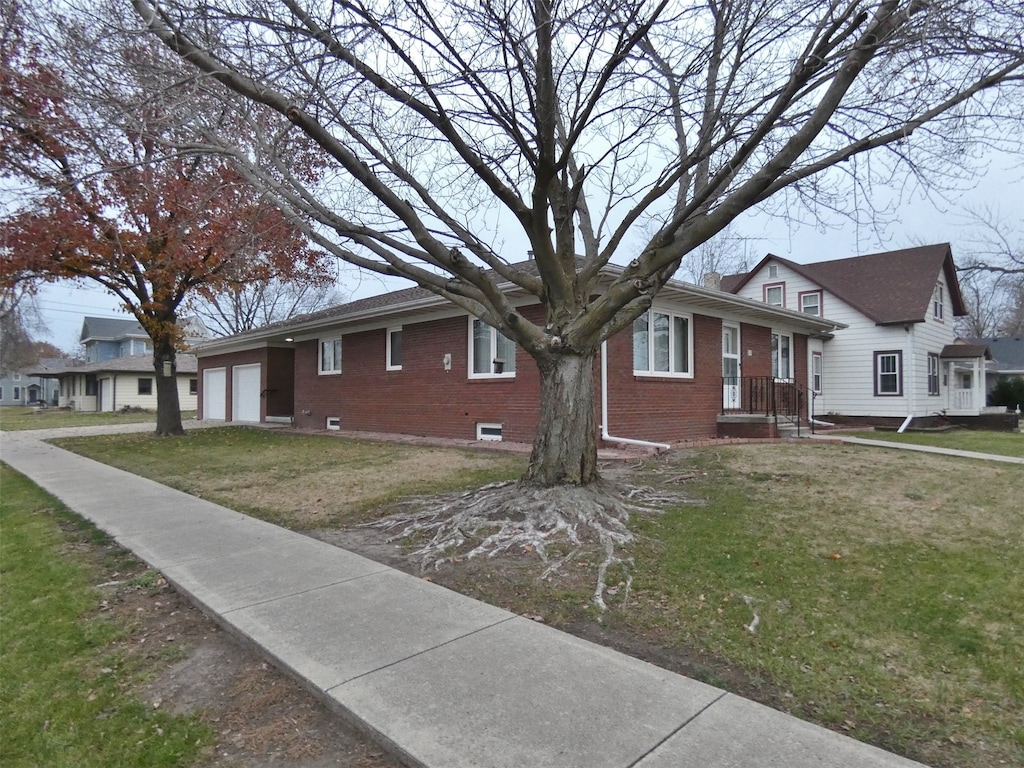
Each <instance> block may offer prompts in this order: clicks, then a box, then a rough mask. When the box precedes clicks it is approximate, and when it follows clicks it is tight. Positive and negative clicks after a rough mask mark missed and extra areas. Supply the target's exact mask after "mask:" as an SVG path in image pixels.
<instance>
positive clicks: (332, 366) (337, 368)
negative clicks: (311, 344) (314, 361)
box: [319, 339, 341, 376]
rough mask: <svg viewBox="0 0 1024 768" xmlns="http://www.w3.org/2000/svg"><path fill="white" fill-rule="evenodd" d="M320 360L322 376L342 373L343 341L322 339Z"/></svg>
mask: <svg viewBox="0 0 1024 768" xmlns="http://www.w3.org/2000/svg"><path fill="white" fill-rule="evenodd" d="M319 358H320V360H319V364H320V365H319V373H320V375H321V376H330V375H332V374H336V373H341V339H321V340H320V354H319Z"/></svg>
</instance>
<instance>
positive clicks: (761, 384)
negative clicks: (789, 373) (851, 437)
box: [722, 376, 812, 435]
mask: <svg viewBox="0 0 1024 768" xmlns="http://www.w3.org/2000/svg"><path fill="white" fill-rule="evenodd" d="M808 399H809V398H808V397H807V390H806V388H805V387H804V386H803V385H802V384H800V383H798V382H796V381H794V380H792V379H776V378H775V377H773V376H736V377H732V378H729V377H725V378H723V379H722V413H749V414H760V415H764V416H768V417H773V418H774V419H775V421H776V423H778V422H779V421H780V420H783V421H788V422H790V423H792V424H794V425H796V433H797V435H799V434H800V427H801V422H802V420H803V419H804V417H807V418H808V421H810V420H811V418H812V417H811V414H808V413H806V408H807V403H808Z"/></svg>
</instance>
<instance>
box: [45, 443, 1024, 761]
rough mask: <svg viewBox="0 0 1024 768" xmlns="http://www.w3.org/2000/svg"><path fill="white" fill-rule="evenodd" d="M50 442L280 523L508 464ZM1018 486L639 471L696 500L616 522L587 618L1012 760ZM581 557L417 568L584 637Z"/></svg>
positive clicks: (976, 469)
mask: <svg viewBox="0 0 1024 768" xmlns="http://www.w3.org/2000/svg"><path fill="white" fill-rule="evenodd" d="M62 444H63V445H66V446H68V447H72V448H74V449H75V450H77V451H79V452H81V453H85V454H86V455H89V456H92V457H94V458H98V459H100V460H101V461H107V462H109V463H113V464H115V465H117V466H121V467H124V468H126V469H131V470H133V471H136V472H138V473H139V474H142V475H145V476H148V477H152V478H154V479H157V480H161V481H163V482H167V483H169V484H171V485H174V486H175V487H179V488H182V489H184V490H187V491H190V492H194V493H199V494H200V495H202V496H203V497H205V498H210V499H213V500H216V501H219V502H221V503H224V504H226V505H228V506H231V507H233V508H236V509H241V510H244V511H249V512H252V513H254V514H257V515H258V516H260V517H264V518H265V519H271V520H275V521H277V522H282V523H284V524H288V525H291V526H293V527H298V528H305V527H313V526H317V525H324V526H327V525H347V524H351V523H354V522H361V521H364V520H366V519H368V518H369V517H372V516H374V515H376V514H379V512H378V511H374V510H373V509H372V506H373V505H374V504H377V503H383V502H387V501H390V500H393V499H394V498H397V497H398V496H401V495H404V494H414V493H432V492H439V491H445V490H452V489H455V488H459V487H469V486H472V485H479V484H481V483H484V482H489V481H491V480H495V479H501V478H504V477H514V476H515V475H517V474H519V473H520V472H521V471H522V468H523V459H522V458H521V457H510V456H504V455H500V454H498V455H494V454H486V455H484V454H476V455H475V460H473V461H470V462H469V464H468V465H466V466H463V465H462V464H460V463H459V462H461V461H463V458H464V455H463V454H462V453H461V452H458V451H440V450H438V449H426V448H416V447H411V446H396V445H388V444H381V443H365V442H358V441H351V440H344V439H339V438H336V437H327V436H311V435H299V434H282V433H275V432H271V431H266V430H251V429H245V428H224V429H213V430H199V431H197V432H193V433H191V434H190V435H189V436H187V437H185V438H181V439H174V440H167V439H159V438H155V437H152V436H150V435H131V436H118V437H116V438H102V437H98V438H83V439H75V440H69V441H62ZM460 457H461V458H460ZM424 467H426V469H427V470H428V471H426V472H423V471H420V470H422V469H423V468H424ZM446 467H448V468H446ZM1022 477H1024V474H1022V472H1021V468H1020V467H1017V466H1013V465H1008V464H996V463H994V462H988V463H986V462H966V463H965V462H964V461H962V460H959V459H955V458H951V457H943V456H933V455H930V454H920V453H911V452H907V451H889V450H885V449H881V448H869V447H863V446H854V445H846V446H843V445H831V444H817V443H815V444H808V443H803V444H799V445H792V446H790V445H786V446H780V445H751V446H742V447H739V446H738V447H730V448H714V449H707V450H698V451H690V452H687V453H685V454H677V455H675V456H673V455H669V456H668V457H666V458H662V459H658V460H656V461H649V462H646V464H645V466H644V467H642V468H640V469H639V470H636V473H635V474H634V476H633V477H632V479H631V481H632V482H634V483H637V484H647V485H652V486H655V487H662V488H664V489H666V490H671V491H674V492H678V491H680V490H682V491H684V492H685V493H686V494H687V495H688V496H690V497H692V498H694V499H698V500H701V501H702V503H700V504H693V505H684V506H681V507H679V508H674V509H669V510H666V511H665V513H664V514H661V515H650V516H648V515H639V516H634V517H633V518H632V521H631V525H632V526H633V527H634V529H635V530H636V531H637V532H638V533H639V534H641V539H640V542H639V543H638V544H636V545H634V547H633V548H632V549H631V550H630V551H629V552H628V553H626V554H629V555H631V556H632V557H633V558H634V562H635V567H634V569H633V576H634V579H635V580H634V583H633V590H632V593H631V597H630V599H629V601H628V602H627V603H625V604H624V605H623V604H621V602H616V600H615V599H611V600H610V605H611V610H609V611H608V613H606V614H604V615H603V616H601V617H600V621H601V626H603V627H605V628H607V630H608V631H610V632H611V631H614V632H619V633H625V636H627V637H629V638H632V640H630V641H629V642H626V643H625V644H624V646H623V647H625V648H630V649H633V648H641V649H643V648H651V647H657V648H659V649H661V650H660V651H659V652H658V653H656V654H654V656H653V658H655V659H656V660H657V661H659V662H660V661H662V659H664V658H665V657H664V656H662V655H659V654H661V653H667V654H669V656H671V657H672V658H678V659H682V660H684V661H686V660H689V661H693V662H696V663H697V664H698V665H700V666H701V668H700V670H699V671H698V672H697V673H696V674H699V675H700V676H701V677H702V679H705V680H706V681H709V682H712V683H714V684H717V685H723V686H725V687H733V688H734V689H735V690H737V691H738V692H740V693H742V694H743V695H750V696H753V697H754V698H758V699H760V700H762V701H764V702H766V703H768V704H771V705H772V706H776V707H778V708H781V709H784V710H786V711H789V712H792V713H793V714H796V715H798V716H801V717H804V718H806V719H808V720H811V721H813V722H817V723H820V724H823V725H826V726H829V727H833V728H835V729H837V730H839V731H841V732H844V733H848V734H850V735H852V736H855V737H857V738H860V739H863V740H866V741H869V742H870V743H873V744H876V745H878V746H881V747H883V748H887V749H891V750H893V751H896V752H899V753H900V754H904V755H907V756H909V757H912V758H914V759H918V760H921V761H922V762H925V763H928V764H930V765H934V766H942V767H943V768H947V767H948V768H953V767H954V766H955V767H956V768H989V766H998V765H1001V764H1006V765H1024V758H1022V756H1024V613H1022V612H1021V606H1022V603H1021V595H1024V506H1022V505H1021V501H1020V499H1021V488H1022V487H1024V485H1022ZM586 559H587V558H586V557H581V558H580V560H579V561H578V562H576V563H574V567H572V568H570V569H568V570H569V571H570V573H567V574H564V575H563V577H561V578H560V579H558V578H556V579H555V580H553V581H547V582H543V583H541V582H538V581H537V578H536V577H537V575H538V574H539V572H540V571H541V570H542V566H541V565H540V564H539V563H538V562H537V561H536V560H534V559H531V558H529V557H527V556H519V557H513V558H511V559H508V558H493V559H486V560H474V561H472V562H471V563H466V564H464V565H462V566H460V568H461V570H460V569H456V570H453V571H450V572H448V573H450V576H446V575H445V574H446V572H445V571H441V572H438V574H436V575H435V578H436V579H437V580H438V581H439V582H441V583H445V584H446V585H449V586H453V587H458V588H460V589H464V590H465V591H466V592H467V593H468V594H472V595H474V596H477V597H480V598H481V599H489V600H491V601H492V602H494V603H495V604H497V605H502V606H513V610H515V611H516V612H519V613H525V614H536V615H542V616H544V617H545V619H546V620H547V621H548V622H549V623H550V624H552V625H554V626H559V627H563V628H573V629H576V628H578V627H580V626H583V625H589V626H595V625H594V618H595V614H594V612H593V610H592V609H591V608H590V607H588V606H589V605H590V593H591V591H592V590H593V576H594V574H593V566H594V565H595V564H596V562H597V561H599V560H600V557H597V558H596V559H595V558H590V568H589V569H588V567H587V563H586V562H584V561H585V560H586ZM531 569H532V570H531ZM618 578H619V576H615V579H618ZM613 582H614V579H613ZM619 600H620V601H621V593H620V597H619ZM755 612H756V613H757V614H758V615H759V625H758V627H757V630H756V632H753V633H752V632H750V631H749V630H748V629H747V627H748V626H750V622H751V619H752V618H753V614H754V613H755ZM673 654H674V655H673ZM669 666H671V664H669ZM683 667H684V668H687V669H691V670H692V669H695V667H693V666H687V665H686V664H683ZM737 679H741V680H742V681H743V682H736V681H737Z"/></svg>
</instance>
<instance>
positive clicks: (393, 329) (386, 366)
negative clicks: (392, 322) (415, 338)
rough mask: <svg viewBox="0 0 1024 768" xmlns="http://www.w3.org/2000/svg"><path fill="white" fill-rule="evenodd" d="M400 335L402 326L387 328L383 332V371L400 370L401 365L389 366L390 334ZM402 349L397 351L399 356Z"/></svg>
mask: <svg viewBox="0 0 1024 768" xmlns="http://www.w3.org/2000/svg"><path fill="white" fill-rule="evenodd" d="M393 333H402V326H400V325H396V326H392V327H391V328H387V329H385V331H384V370H386V371H400V370H402V364H401V363H399V364H398V365H392V364H391V334H393ZM403 347H404V335H403ZM403 352H404V349H399V354H401V353H403Z"/></svg>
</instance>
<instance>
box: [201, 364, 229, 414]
mask: <svg viewBox="0 0 1024 768" xmlns="http://www.w3.org/2000/svg"><path fill="white" fill-rule="evenodd" d="M227 381H228V377H227V371H226V370H225V369H224V368H208V369H207V370H205V371H203V418H204V419H213V420H215V421H224V420H225V419H226V418H227V405H226V403H227V398H228V391H227Z"/></svg>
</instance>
